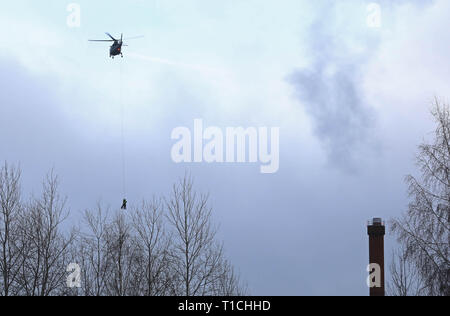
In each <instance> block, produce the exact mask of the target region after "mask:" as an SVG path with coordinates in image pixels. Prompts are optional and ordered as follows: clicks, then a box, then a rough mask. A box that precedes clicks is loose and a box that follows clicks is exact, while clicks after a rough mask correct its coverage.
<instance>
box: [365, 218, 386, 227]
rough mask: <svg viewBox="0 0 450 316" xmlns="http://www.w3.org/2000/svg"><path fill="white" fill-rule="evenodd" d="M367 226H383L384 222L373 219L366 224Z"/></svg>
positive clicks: (380, 219) (379, 219)
mask: <svg viewBox="0 0 450 316" xmlns="http://www.w3.org/2000/svg"><path fill="white" fill-rule="evenodd" d="M368 226H384V221H383V219H382V218H379V217H374V218H373V219H372V220H370V221H369V222H368Z"/></svg>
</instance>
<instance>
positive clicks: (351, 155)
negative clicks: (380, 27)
mask: <svg viewBox="0 0 450 316" xmlns="http://www.w3.org/2000/svg"><path fill="white" fill-rule="evenodd" d="M364 8H365V6H362V5H355V3H352V4H351V5H349V6H342V5H338V4H334V3H331V2H327V3H326V4H325V5H323V6H322V7H321V8H320V10H319V11H320V12H321V13H320V15H319V16H318V17H317V19H316V21H315V22H313V23H312V24H311V26H310V36H309V38H308V39H307V41H306V45H307V50H308V51H309V52H310V53H311V56H312V59H311V62H310V66H309V67H307V68H304V69H300V70H296V71H295V72H293V73H292V74H291V75H290V76H289V81H290V82H291V83H292V85H293V86H294V87H295V90H296V96H297V97H298V99H299V100H300V101H301V102H302V104H303V106H304V108H305V110H306V112H307V114H309V116H310V117H311V118H312V120H313V128H314V132H315V134H316V135H317V136H318V138H319V139H320V141H321V142H322V144H323V145H324V147H325V149H326V151H327V155H328V160H329V162H330V163H331V164H332V165H334V166H338V167H340V168H343V169H346V170H349V169H353V168H354V167H355V164H357V161H356V160H357V159H356V158H357V156H358V155H357V154H358V151H359V150H362V149H364V147H365V146H366V144H367V143H368V142H369V143H372V139H371V136H370V130H371V129H372V128H373V127H374V125H375V113H374V111H373V109H372V108H371V107H370V105H369V104H368V102H367V100H365V99H364V94H363V93H362V92H361V78H362V76H363V72H364V65H365V63H366V62H367V60H368V59H369V58H370V56H371V54H372V51H373V50H374V48H375V47H376V43H377V39H376V36H374V34H373V33H370V32H367V31H365V30H364V28H367V27H366V26H365V24H364V22H365V19H364V18H365V16H366V11H365V10H364ZM355 17H356V18H355ZM343 21H344V23H343ZM345 21H347V22H345ZM348 21H353V22H348Z"/></svg>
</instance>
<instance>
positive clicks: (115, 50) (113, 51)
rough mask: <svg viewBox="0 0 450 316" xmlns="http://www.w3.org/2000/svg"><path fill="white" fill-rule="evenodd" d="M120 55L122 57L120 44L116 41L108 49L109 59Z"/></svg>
mask: <svg viewBox="0 0 450 316" xmlns="http://www.w3.org/2000/svg"><path fill="white" fill-rule="evenodd" d="M117 55H121V56H122V43H119V42H118V41H116V42H114V44H112V45H111V48H110V49H109V57H111V58H114V56H117Z"/></svg>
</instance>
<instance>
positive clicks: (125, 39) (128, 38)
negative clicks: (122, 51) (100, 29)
mask: <svg viewBox="0 0 450 316" xmlns="http://www.w3.org/2000/svg"><path fill="white" fill-rule="evenodd" d="M143 37H144V35H139V36H133V37H125V38H124V39H123V40H124V41H127V40H130V39H137V38H143Z"/></svg>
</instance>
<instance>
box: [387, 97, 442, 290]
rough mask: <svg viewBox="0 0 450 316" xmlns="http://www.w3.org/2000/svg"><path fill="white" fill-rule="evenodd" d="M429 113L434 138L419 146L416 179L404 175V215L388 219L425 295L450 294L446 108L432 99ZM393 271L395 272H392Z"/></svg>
mask: <svg viewBox="0 0 450 316" xmlns="http://www.w3.org/2000/svg"><path fill="white" fill-rule="evenodd" d="M432 115H433V117H434V119H435V122H436V125H437V127H436V130H435V133H434V134H435V135H434V140H433V141H432V142H431V143H424V144H422V145H420V146H419V155H418V157H417V164H418V166H419V168H420V170H421V172H422V176H421V177H420V178H415V177H413V176H411V175H410V176H408V177H407V178H406V182H407V184H408V186H409V195H410V197H411V199H412V201H411V202H410V204H409V207H408V211H407V212H406V214H404V216H402V217H401V218H399V219H394V220H393V221H392V226H391V227H392V231H393V232H394V233H395V234H397V237H398V240H399V242H400V243H402V245H403V247H404V249H405V258H407V260H409V261H410V262H412V263H413V264H414V265H415V268H416V269H417V270H418V271H419V273H420V277H421V279H422V281H423V283H424V291H423V293H424V294H426V295H450V287H449V284H450V282H449V281H450V279H449V278H450V262H449V241H450V240H449V238H450V237H449V222H450V109H449V106H448V104H441V103H440V102H439V101H438V100H436V101H435V102H434V104H433V109H432ZM394 272H395V271H394Z"/></svg>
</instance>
